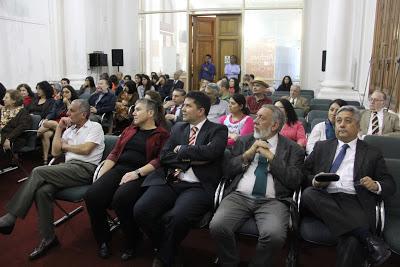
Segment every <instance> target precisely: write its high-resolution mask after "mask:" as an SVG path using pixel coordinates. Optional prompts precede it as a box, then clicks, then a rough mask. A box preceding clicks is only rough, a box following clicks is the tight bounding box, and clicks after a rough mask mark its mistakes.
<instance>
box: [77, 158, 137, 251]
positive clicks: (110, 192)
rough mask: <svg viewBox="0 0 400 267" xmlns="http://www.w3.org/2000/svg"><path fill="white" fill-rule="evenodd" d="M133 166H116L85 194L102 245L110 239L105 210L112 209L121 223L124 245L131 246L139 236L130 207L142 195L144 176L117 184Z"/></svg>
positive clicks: (133, 245)
mask: <svg viewBox="0 0 400 267" xmlns="http://www.w3.org/2000/svg"><path fill="white" fill-rule="evenodd" d="M135 169H136V168H132V167H125V166H121V165H115V166H114V167H113V168H112V169H111V170H109V171H108V172H106V173H105V174H104V175H103V176H102V177H100V178H99V179H98V180H97V181H96V182H95V183H93V185H92V186H91V187H90V189H89V190H88V191H87V193H86V195H85V202H86V206H87V210H88V213H89V216H90V222H91V225H92V230H93V234H94V237H95V239H96V241H97V242H98V243H99V244H101V243H103V242H109V241H110V240H111V233H110V228H109V225H108V222H107V212H106V211H107V209H108V208H110V207H111V208H112V209H114V210H115V213H116V214H117V216H118V219H119V220H120V223H121V229H122V231H123V233H124V236H125V247H126V248H134V247H135V245H136V243H137V241H140V240H141V238H142V235H141V232H140V230H139V227H138V226H137V225H136V222H135V220H134V218H133V213H132V210H133V206H134V205H135V203H136V201H137V200H138V199H139V197H140V196H141V195H142V194H143V192H144V188H142V187H141V185H142V182H143V179H137V180H134V181H130V182H128V183H125V184H123V185H119V183H120V182H121V179H122V177H123V176H124V174H125V173H127V172H130V171H133V170H135Z"/></svg>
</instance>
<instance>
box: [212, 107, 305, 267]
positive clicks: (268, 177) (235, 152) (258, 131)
mask: <svg viewBox="0 0 400 267" xmlns="http://www.w3.org/2000/svg"><path fill="white" fill-rule="evenodd" d="M284 123H285V115H284V114H283V113H282V112H281V111H280V110H279V108H277V107H275V106H273V105H264V106H262V107H261V109H260V110H259V111H258V112H257V117H256V119H255V121H254V134H253V135H248V136H243V137H239V139H238V140H237V141H236V143H235V145H234V147H233V149H232V158H231V159H230V160H229V161H228V163H227V164H228V165H227V166H226V170H227V177H229V178H233V180H232V183H231V184H230V185H229V186H228V187H227V189H226V191H225V194H224V199H223V200H222V202H221V204H220V206H219V208H218V210H217V211H216V213H215V215H214V217H213V219H212V221H211V223H210V231H211V235H212V237H213V238H214V240H215V241H216V242H217V248H218V256H219V260H220V264H221V266H238V265H239V262H240V257H239V253H238V251H237V246H236V241H235V232H236V231H237V230H238V229H239V228H240V227H241V226H242V224H243V223H245V222H246V221H247V220H248V219H249V218H250V217H253V218H254V219H255V221H256V225H257V228H258V232H259V238H258V243H257V247H256V254H255V256H254V257H253V259H252V261H251V262H250V264H249V266H272V265H273V262H274V259H273V255H276V252H277V251H278V250H279V249H281V248H282V246H283V245H284V242H285V239H286V232H287V227H288V224H289V217H290V214H289V205H288V203H289V202H290V200H291V198H292V195H293V192H294V191H295V190H297V189H298V188H299V187H300V184H301V182H302V180H303V173H302V168H303V162H304V151H303V149H301V147H300V146H299V145H297V144H296V143H295V142H293V141H291V140H289V139H287V138H285V137H283V136H281V135H280V134H279V131H280V130H281V128H282V126H283V125H284ZM278 255H279V253H278Z"/></svg>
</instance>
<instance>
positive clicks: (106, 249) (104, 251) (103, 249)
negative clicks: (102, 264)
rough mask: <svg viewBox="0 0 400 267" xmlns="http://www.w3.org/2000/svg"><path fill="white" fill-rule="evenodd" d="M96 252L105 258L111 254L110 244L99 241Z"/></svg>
mask: <svg viewBox="0 0 400 267" xmlns="http://www.w3.org/2000/svg"><path fill="white" fill-rule="evenodd" d="M98 254H99V257H100V258H103V259H107V258H108V257H110V256H111V251H110V246H109V245H108V244H107V243H106V242H104V243H101V244H100V247H99V251H98Z"/></svg>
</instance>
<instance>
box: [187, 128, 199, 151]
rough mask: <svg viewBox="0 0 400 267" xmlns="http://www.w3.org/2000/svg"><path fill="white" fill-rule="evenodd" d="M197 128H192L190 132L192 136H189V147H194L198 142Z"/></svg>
mask: <svg viewBox="0 0 400 267" xmlns="http://www.w3.org/2000/svg"><path fill="white" fill-rule="evenodd" d="M197 130H198V129H197V127H192V129H191V131H190V136H189V143H188V145H189V146H193V145H194V142H195V141H196V133H197Z"/></svg>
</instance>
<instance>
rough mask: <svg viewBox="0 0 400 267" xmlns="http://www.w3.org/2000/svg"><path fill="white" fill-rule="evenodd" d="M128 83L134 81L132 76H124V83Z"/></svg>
mask: <svg viewBox="0 0 400 267" xmlns="http://www.w3.org/2000/svg"><path fill="white" fill-rule="evenodd" d="M127 81H132V76H131V75H129V74H127V75H125V76H124V82H127Z"/></svg>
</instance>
